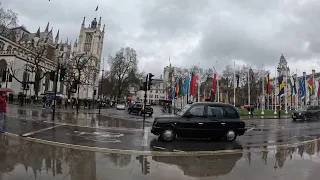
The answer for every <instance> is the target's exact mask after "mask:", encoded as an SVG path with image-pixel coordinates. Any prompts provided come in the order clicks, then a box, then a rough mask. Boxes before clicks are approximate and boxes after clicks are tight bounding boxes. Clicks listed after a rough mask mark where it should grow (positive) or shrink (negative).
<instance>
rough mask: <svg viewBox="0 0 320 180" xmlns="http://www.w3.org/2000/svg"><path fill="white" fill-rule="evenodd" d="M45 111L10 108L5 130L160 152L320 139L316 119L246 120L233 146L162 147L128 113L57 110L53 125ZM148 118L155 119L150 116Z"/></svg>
mask: <svg viewBox="0 0 320 180" xmlns="http://www.w3.org/2000/svg"><path fill="white" fill-rule="evenodd" d="M47 111H48V110H42V109H40V110H39V109H37V110H30V109H29V110H26V109H21V108H16V109H15V108H11V109H10V112H9V114H8V117H7V121H6V122H5V131H6V132H8V133H12V134H18V135H20V136H24V137H32V138H36V139H43V140H47V141H54V142H59V143H65V144H74V145H81V146H86V147H100V148H107V149H120V150H129V151H161V152H179V151H186V152H189V151H217V150H242V149H254V150H259V149H263V148H265V147H268V148H272V147H275V146H279V145H281V146H292V145H295V144H297V143H303V142H306V141H310V140H311V141H312V140H314V139H317V138H320V121H308V122H304V121H297V122H293V121H292V120H291V119H250V120H245V122H246V126H247V132H246V133H245V134H244V135H243V136H240V137H238V139H237V141H235V142H233V143H226V142H223V141H214V140H199V139H197V140H179V141H176V142H173V143H164V142H159V141H158V140H157V137H156V136H154V135H152V134H151V133H150V125H151V124H150V123H147V124H146V127H147V128H146V130H145V133H144V131H143V130H142V122H141V121H142V120H140V121H139V120H136V119H134V120H133V119H132V118H130V117H131V116H137V115H129V114H128V113H127V112H125V111H120V113H117V111H116V110H114V112H115V113H117V114H118V115H119V114H120V115H121V113H123V115H122V117H123V118H114V117H113V118H110V117H107V116H103V115H98V114H95V113H88V112H81V113H80V114H79V115H76V114H75V113H74V112H58V113H57V115H56V121H55V122H54V123H53V122H52V121H51V114H50V113H48V112H47ZM110 111H111V110H110ZM159 111H161V109H160V108H159V109H157V108H155V112H156V113H155V114H161V112H159ZM120 115H119V116H120ZM125 117H126V118H125ZM26 119H27V120H26ZM150 120H153V118H152V117H150Z"/></svg>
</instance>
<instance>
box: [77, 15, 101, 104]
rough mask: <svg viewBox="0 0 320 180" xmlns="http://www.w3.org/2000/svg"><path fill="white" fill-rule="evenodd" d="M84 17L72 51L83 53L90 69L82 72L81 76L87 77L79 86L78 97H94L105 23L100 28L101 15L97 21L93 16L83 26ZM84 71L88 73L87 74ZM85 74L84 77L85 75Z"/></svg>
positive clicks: (95, 96) (97, 82)
mask: <svg viewBox="0 0 320 180" xmlns="http://www.w3.org/2000/svg"><path fill="white" fill-rule="evenodd" d="M85 21H86V17H84V18H83V22H82V24H81V29H80V34H79V38H78V39H76V41H75V43H74V46H73V53H74V54H75V55H77V54H78V55H79V54H85V57H84V58H83V59H84V60H88V65H89V66H90V68H91V69H90V70H89V71H88V72H84V73H83V75H82V76H84V77H83V78H89V80H86V82H85V83H84V82H82V85H81V86H80V89H81V90H79V92H80V94H79V98H80V99H85V98H88V99H92V98H94V99H96V98H97V94H98V92H97V91H98V84H99V73H100V64H101V54H102V48H103V40H104V33H105V25H103V27H102V28H101V17H100V18H99V22H97V20H96V18H94V19H93V20H92V21H91V23H90V24H89V26H88V27H86V26H85V23H86V22H85ZM85 73H90V75H89V76H88V75H87V74H85ZM85 76H86V77H85Z"/></svg>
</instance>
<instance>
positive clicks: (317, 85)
mask: <svg viewBox="0 0 320 180" xmlns="http://www.w3.org/2000/svg"><path fill="white" fill-rule="evenodd" d="M314 81H315V82H314V93H315V95H316V97H319V80H314Z"/></svg>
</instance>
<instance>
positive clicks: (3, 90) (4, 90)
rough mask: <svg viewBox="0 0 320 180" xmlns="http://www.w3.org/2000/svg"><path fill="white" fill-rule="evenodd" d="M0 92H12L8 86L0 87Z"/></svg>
mask: <svg viewBox="0 0 320 180" xmlns="http://www.w3.org/2000/svg"><path fill="white" fill-rule="evenodd" d="M0 92H13V90H12V89H10V88H0Z"/></svg>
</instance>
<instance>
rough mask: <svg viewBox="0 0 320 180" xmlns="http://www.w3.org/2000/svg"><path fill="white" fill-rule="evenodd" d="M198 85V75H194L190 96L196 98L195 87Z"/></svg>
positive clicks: (192, 76)
mask: <svg viewBox="0 0 320 180" xmlns="http://www.w3.org/2000/svg"><path fill="white" fill-rule="evenodd" d="M196 84H197V75H196V74H195V73H192V75H191V82H190V95H192V96H194V91H195V87H196Z"/></svg>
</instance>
